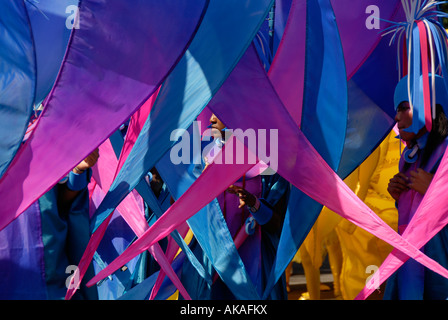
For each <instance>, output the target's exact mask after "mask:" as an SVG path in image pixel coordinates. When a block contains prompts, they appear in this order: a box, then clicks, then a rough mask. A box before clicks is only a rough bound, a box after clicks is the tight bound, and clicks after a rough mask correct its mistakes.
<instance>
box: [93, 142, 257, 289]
mask: <svg viewBox="0 0 448 320" xmlns="http://www.w3.org/2000/svg"><path fill="white" fill-rule="evenodd" d="M238 144H240V145H241V143H240V142H239V141H238V140H237V139H234V138H233V137H232V139H231V140H229V141H228V142H226V144H225V146H224V148H223V149H222V150H221V152H225V150H226V149H229V148H230V149H234V148H235V146H236V145H238ZM224 157H225V156H224V155H223V158H224ZM254 165H255V164H250V163H243V164H236V161H232V164H226V163H223V164H216V163H212V164H210V165H209V166H208V167H207V169H205V170H204V172H203V173H202V174H201V175H200V176H199V177H198V179H197V180H196V181H195V182H194V183H193V184H192V185H191V187H190V188H189V189H188V190H187V191H186V192H185V193H184V194H183V195H182V196H181V197H180V198H179V199H178V200H177V201H176V202H174V204H173V205H172V206H171V207H170V208H169V209H168V210H167V211H166V212H165V213H164V214H163V215H162V216H161V217H160V218H159V219H158V220H157V221H156V222H155V223H154V224H153V225H152V226H151V227H150V228H149V229H148V230H147V231H146V232H145V233H144V234H143V235H142V236H141V237H140V238H139V239H137V240H136V241H135V242H134V243H133V244H132V245H131V246H130V247H129V248H128V249H127V250H126V251H125V252H123V253H122V254H121V255H120V256H119V257H118V258H117V259H115V260H114V261H112V262H111V263H110V264H109V265H108V266H107V267H106V268H105V269H103V270H102V271H101V272H99V273H98V274H97V275H96V276H95V277H94V278H93V279H91V280H90V281H89V282H88V284H87V285H88V286H92V285H94V284H95V283H96V282H98V281H99V280H101V279H103V278H104V277H106V276H108V275H109V274H111V273H113V272H114V271H115V270H116V269H118V268H120V267H121V266H122V265H123V262H124V263H126V262H128V261H129V260H131V259H133V258H134V257H135V256H137V255H138V254H140V253H142V252H143V251H145V250H147V249H148V248H149V247H150V246H151V245H153V244H154V243H156V242H157V241H159V240H160V239H162V238H164V237H166V236H167V235H169V234H170V233H171V232H172V231H173V230H174V229H176V228H177V227H178V226H179V225H181V224H182V223H184V222H185V221H186V220H187V219H188V218H190V217H191V216H193V215H194V214H195V213H196V212H198V211H199V210H200V209H202V208H203V207H204V206H205V205H207V204H208V203H209V202H210V201H212V200H213V199H214V198H216V197H217V196H218V195H219V194H221V193H222V192H223V191H224V190H225V189H226V188H227V187H228V186H229V185H231V184H232V183H234V182H235V181H236V180H238V179H239V178H240V177H241V176H242V175H243V174H244V173H246V172H247V171H248V170H249V169H250V168H252V167H253V166H254ZM210 181H214V182H216V183H215V184H214V187H213V188H210ZM108 219H109V218H108ZM108 219H107V220H108ZM107 220H106V221H107ZM101 226H102V225H101ZM98 230H100V228H98Z"/></svg>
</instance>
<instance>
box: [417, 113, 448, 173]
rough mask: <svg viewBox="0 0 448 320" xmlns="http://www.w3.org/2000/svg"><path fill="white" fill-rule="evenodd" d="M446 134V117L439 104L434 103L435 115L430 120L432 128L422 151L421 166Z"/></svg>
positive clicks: (447, 132) (447, 133) (447, 127)
mask: <svg viewBox="0 0 448 320" xmlns="http://www.w3.org/2000/svg"><path fill="white" fill-rule="evenodd" d="M447 136H448V119H447V117H446V115H445V113H444V112H443V108H442V106H441V105H440V104H437V105H436V117H435V119H433V120H432V129H431V132H430V133H429V135H428V141H427V142H426V147H425V149H424V150H423V153H422V161H421V165H420V166H421V167H423V166H424V165H425V164H426V163H427V162H428V160H429V158H430V157H431V154H432V153H433V152H434V151H435V150H436V148H437V147H438V146H439V145H440V144H441V143H442V142H443V141H444V140H445V139H446V137H447Z"/></svg>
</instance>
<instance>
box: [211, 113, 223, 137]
mask: <svg viewBox="0 0 448 320" xmlns="http://www.w3.org/2000/svg"><path fill="white" fill-rule="evenodd" d="M210 124H211V127H212V136H213V137H214V138H215V139H216V138H223V139H224V133H223V130H224V128H225V127H226V126H225V125H224V123H222V122H221V120H219V119H218V117H216V116H215V115H214V114H212V116H211V117H210Z"/></svg>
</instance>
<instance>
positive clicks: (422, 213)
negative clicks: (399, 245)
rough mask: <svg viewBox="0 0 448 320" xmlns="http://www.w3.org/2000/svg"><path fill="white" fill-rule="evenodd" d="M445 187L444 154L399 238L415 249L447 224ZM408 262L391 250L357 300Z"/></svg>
mask: <svg viewBox="0 0 448 320" xmlns="http://www.w3.org/2000/svg"><path fill="white" fill-rule="evenodd" d="M447 186H448V153H447V152H446V151H445V153H444V156H443V158H442V160H441V162H440V165H439V168H438V169H437V171H436V174H435V175H434V178H433V181H432V182H431V184H430V186H429V188H428V190H427V191H426V194H425V196H424V197H423V199H422V202H421V203H420V205H419V207H418V209H417V211H416V212H415V214H414V216H413V218H412V219H411V221H410V222H409V224H408V226H407V227H406V229H405V230H404V232H403V235H402V236H403V238H405V239H406V240H408V241H409V242H410V243H412V244H413V245H415V246H416V247H417V248H421V247H423V246H424V245H425V244H426V243H427V242H428V241H429V240H431V238H432V237H434V236H435V235H436V234H437V233H438V232H439V231H440V230H441V229H442V228H444V227H445V226H446V225H447V224H448V199H447V197H446V194H447ZM408 259H409V257H408V256H406V255H405V254H403V253H402V252H400V251H397V250H396V249H394V250H393V251H392V252H391V253H390V254H389V256H387V258H386V259H385V260H384V262H383V263H382V265H381V267H380V268H379V269H378V270H377V271H376V273H375V274H374V275H373V276H372V277H371V278H370V281H369V282H368V283H366V286H365V287H364V289H363V290H362V291H361V292H360V293H359V294H358V296H357V297H356V299H357V300H362V299H366V298H367V297H368V296H369V295H370V294H371V293H372V292H373V291H375V290H376V288H378V287H379V286H380V285H381V284H382V283H383V282H384V281H386V280H387V279H388V278H389V277H390V276H391V275H392V274H393V273H394V272H395V271H397V270H398V269H399V268H400V267H401V266H402V265H403V264H404V263H405V262H406V261H407V260H408Z"/></svg>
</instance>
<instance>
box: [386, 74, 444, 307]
mask: <svg viewBox="0 0 448 320" xmlns="http://www.w3.org/2000/svg"><path fill="white" fill-rule="evenodd" d="M430 79H431V76H430ZM435 80H436V103H437V105H436V110H435V111H436V113H435V117H433V120H432V128H431V131H430V132H428V130H427V129H426V127H425V124H424V123H422V122H421V121H419V124H418V126H417V128H419V129H418V132H413V131H411V130H410V129H409V128H410V127H411V125H412V124H413V121H418V119H416V118H417V117H415V116H414V115H415V112H414V110H418V112H423V111H422V110H423V107H422V106H420V105H414V107H413V108H411V107H410V104H409V98H408V82H407V77H404V78H403V79H402V80H401V81H400V82H399V83H398V85H397V87H396V90H395V97H394V100H395V101H394V104H395V108H396V111H397V113H396V116H395V120H396V122H397V126H398V129H399V132H400V138H401V139H402V140H403V141H404V142H405V144H406V148H405V150H404V151H403V154H402V157H401V160H400V165H399V173H397V174H396V175H395V176H394V177H393V178H392V179H391V180H390V182H389V185H388V191H389V193H390V194H391V196H392V197H393V198H394V199H395V200H396V204H397V208H398V231H399V233H400V234H402V233H403V231H404V230H405V228H406V226H407V224H408V223H409V221H410V220H411V219H412V216H413V215H414V213H415V211H416V210H417V208H418V206H419V204H420V202H421V201H422V199H423V196H424V195H425V192H426V191H427V189H428V187H429V185H430V183H431V181H432V178H433V176H434V174H435V172H436V170H437V168H438V166H439V164H440V161H441V158H442V156H443V154H444V152H445V150H446V148H447V146H448V138H447V137H448V120H447V117H446V114H447V111H448V109H447V108H448V96H447V93H446V90H445V85H444V81H443V78H442V77H440V76H435ZM420 88H421V86H420ZM420 101H423V99H420ZM414 131H415V130H414ZM421 250H422V251H423V252H424V253H425V254H426V255H428V256H429V257H431V258H432V259H434V260H435V261H437V262H439V263H440V264H441V265H442V266H444V267H445V268H447V267H448V228H447V227H444V228H443V229H442V230H441V231H440V232H439V233H437V234H436V235H435V236H434V237H433V238H432V239H431V240H430V241H429V242H428V243H427V244H426V245H425V246H424V247H423V248H422V249H421ZM447 298H448V279H445V278H444V277H442V276H440V275H439V274H436V273H434V272H433V271H431V270H429V269H427V268H425V267H424V266H423V265H421V264H419V263H418V262H416V261H414V260H412V259H409V260H408V261H407V262H406V263H405V264H404V265H403V266H402V267H401V268H400V269H399V270H397V271H396V272H395V273H394V274H393V275H392V276H391V277H390V278H389V279H388V281H387V285H386V291H385V295H384V299H388V300H389V299H399V300H422V299H428V300H440V299H443V300H445V299H447Z"/></svg>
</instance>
